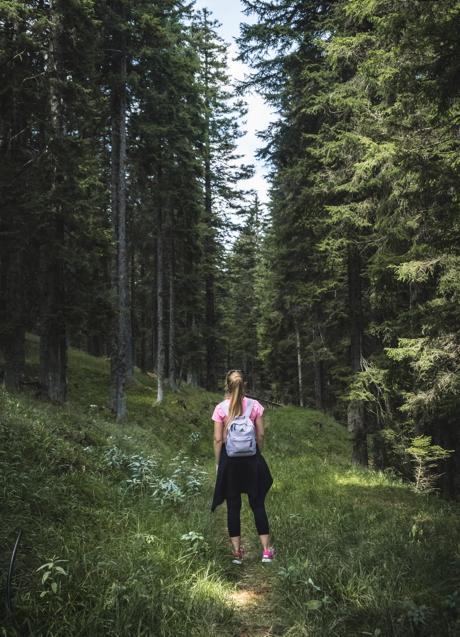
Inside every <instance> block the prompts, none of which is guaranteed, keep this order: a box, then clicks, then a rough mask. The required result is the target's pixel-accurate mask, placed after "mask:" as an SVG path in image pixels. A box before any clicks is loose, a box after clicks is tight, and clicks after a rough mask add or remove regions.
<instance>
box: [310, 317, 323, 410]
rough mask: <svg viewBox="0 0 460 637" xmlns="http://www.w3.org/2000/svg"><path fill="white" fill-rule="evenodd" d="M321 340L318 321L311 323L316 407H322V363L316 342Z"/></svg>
mask: <svg viewBox="0 0 460 637" xmlns="http://www.w3.org/2000/svg"><path fill="white" fill-rule="evenodd" d="M320 342H322V336H321V329H320V327H319V322H318V323H316V324H314V325H313V343H312V345H313V372H314V385H315V407H316V409H319V410H321V411H322V410H323V409H324V364H323V361H322V360H321V358H320V357H319V356H318V349H319V347H318V344H319V343H320Z"/></svg>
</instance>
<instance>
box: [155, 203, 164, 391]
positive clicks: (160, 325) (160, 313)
mask: <svg viewBox="0 0 460 637" xmlns="http://www.w3.org/2000/svg"><path fill="white" fill-rule="evenodd" d="M165 364H166V355H165V327H164V258H163V226H162V219H161V213H159V223H158V238H157V365H156V367H157V376H158V389H157V402H158V403H161V402H162V400H163V398H164V377H165Z"/></svg>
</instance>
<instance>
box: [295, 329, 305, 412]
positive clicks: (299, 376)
mask: <svg viewBox="0 0 460 637" xmlns="http://www.w3.org/2000/svg"><path fill="white" fill-rule="evenodd" d="M294 329H295V343H296V351H297V381H298V384H299V405H300V406H301V407H303V406H304V402H303V378H302V351H301V348H300V331H299V324H298V322H297V321H294Z"/></svg>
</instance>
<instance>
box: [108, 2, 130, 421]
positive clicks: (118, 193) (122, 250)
mask: <svg viewBox="0 0 460 637" xmlns="http://www.w3.org/2000/svg"><path fill="white" fill-rule="evenodd" d="M114 8H115V10H116V12H117V13H118V14H119V15H120V16H121V18H122V19H123V18H124V8H123V5H122V3H118V2H114ZM114 43H115V47H114V49H115V50H114V54H113V55H114V57H113V69H114V83H113V86H112V105H111V128H112V154H111V164H112V166H111V168H112V174H111V198H112V226H113V238H114V244H115V251H114V252H115V253H114V257H113V267H112V293H113V305H114V316H115V320H114V329H113V342H112V352H111V360H110V363H111V366H110V372H111V393H110V408H111V409H112V411H113V412H114V414H115V415H116V418H117V420H122V419H123V418H124V417H125V415H126V401H125V385H126V380H127V376H128V369H129V360H130V352H131V349H132V343H131V325H130V309H129V281H128V251H127V236H126V109H127V98H126V81H127V53H126V36H125V34H124V33H123V32H119V31H115V33H114Z"/></svg>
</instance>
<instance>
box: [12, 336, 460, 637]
mask: <svg viewBox="0 0 460 637" xmlns="http://www.w3.org/2000/svg"><path fill="white" fill-rule="evenodd" d="M37 350H38V343H37V340H36V339H35V338H30V339H29V340H28V367H27V375H28V377H29V380H31V381H33V379H34V378H35V377H36V374H37ZM69 380H70V394H69V402H68V404H67V405H65V406H63V407H59V406H56V405H51V404H49V403H46V402H44V401H42V400H40V399H39V398H38V397H36V396H34V394H33V391H32V390H29V392H28V393H24V394H21V395H11V394H8V393H6V392H4V391H0V416H1V418H0V486H1V489H2V491H1V493H2V515H1V518H0V546H1V547H2V551H1V553H0V577H1V588H2V590H3V591H5V588H6V573H7V570H8V564H9V559H10V555H11V549H12V547H13V544H14V540H15V537H16V531H17V529H19V528H21V529H22V530H23V537H22V540H21V543H20V546H19V551H18V555H17V560H16V567H15V574H14V577H13V580H12V603H13V611H12V613H9V614H1V613H0V636H2V637H5V636H6V637H23V636H27V635H31V636H32V635H33V637H42V636H43V637H45V636H46V637H61V636H62V637H63V636H64V635H65V636H66V637H69V636H72V637H112V636H114V637H136V636H137V637H147V636H149V637H157V636H159V637H162V636H164V637H169V636H171V637H214V636H217V635H218V636H219V637H281V636H283V637H323V636H324V637H326V636H327V637H333V636H338V637H341V636H345V637H346V636H350V637H355V636H362V635H363V636H364V635H367V636H372V637H384V636H387V635H388V636H390V635H396V636H401V637H402V636H404V637H405V636H406V635H414V636H418V637H433V636H436V637H438V636H439V637H454V636H455V635H460V596H459V592H458V591H459V586H460V524H459V520H460V515H459V513H460V509H459V506H458V503H452V502H446V501H443V500H441V499H440V498H438V497H436V496H423V495H419V494H416V493H414V491H413V490H412V489H411V487H410V485H408V484H405V483H403V482H402V481H401V480H399V479H398V478H397V477H394V476H391V475H386V474H384V473H382V472H378V471H372V470H369V471H364V470H361V469H358V468H356V467H353V466H352V465H351V464H350V462H349V458H350V444H349V440H348V435H347V433H346V430H345V428H344V427H343V426H341V425H340V424H338V423H337V422H335V421H334V420H333V419H332V418H331V417H329V416H327V415H325V414H322V413H320V412H317V411H314V410H310V409H299V408H294V407H283V408H280V409H274V410H267V418H266V421H267V443H266V448H265V450H264V455H265V457H266V459H267V461H268V464H269V466H270V469H271V471H272V474H273V476H274V480H275V481H274V484H273V487H272V489H271V491H270V493H269V495H268V497H267V511H268V514H269V519H270V523H271V529H272V533H273V541H274V544H275V546H276V549H277V557H276V561H275V562H274V563H272V564H262V563H261V561H260V557H261V555H260V547H259V546H258V538H257V536H256V534H255V532H254V528H253V519H252V515H251V512H250V510H249V507H248V506H247V503H244V504H243V519H242V524H243V534H244V541H245V545H246V559H245V561H244V564H243V565H242V566H240V567H239V566H235V565H233V564H231V557H230V547H229V544H228V538H227V536H226V531H225V507H219V508H218V510H217V511H216V512H215V513H214V514H211V513H210V510H209V505H210V500H211V495H212V489H213V482H214V463H213V458H212V433H211V432H212V425H211V421H210V414H211V413H212V408H213V406H214V404H215V402H217V401H218V400H219V399H220V396H219V395H214V394H209V393H207V392H205V391H203V390H200V389H193V388H190V387H185V386H184V387H182V388H181V389H180V391H179V392H177V393H174V394H173V393H168V394H167V396H166V399H165V401H164V403H163V404H161V405H155V404H154V396H155V392H154V387H153V385H152V380H151V379H150V378H148V377H146V376H144V375H142V374H140V373H138V372H136V375H135V378H134V380H133V381H132V383H131V385H130V388H129V391H128V409H129V417H128V419H127V421H126V422H125V423H123V424H117V423H115V422H114V421H113V419H112V417H111V414H110V412H109V411H108V410H107V408H106V397H107V383H108V364H107V361H105V360H103V359H96V358H93V357H91V356H88V355H86V354H84V353H82V352H79V351H77V350H72V351H71V356H70V369H69ZM29 387H33V385H31V386H29ZM5 547H6V550H5Z"/></svg>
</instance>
